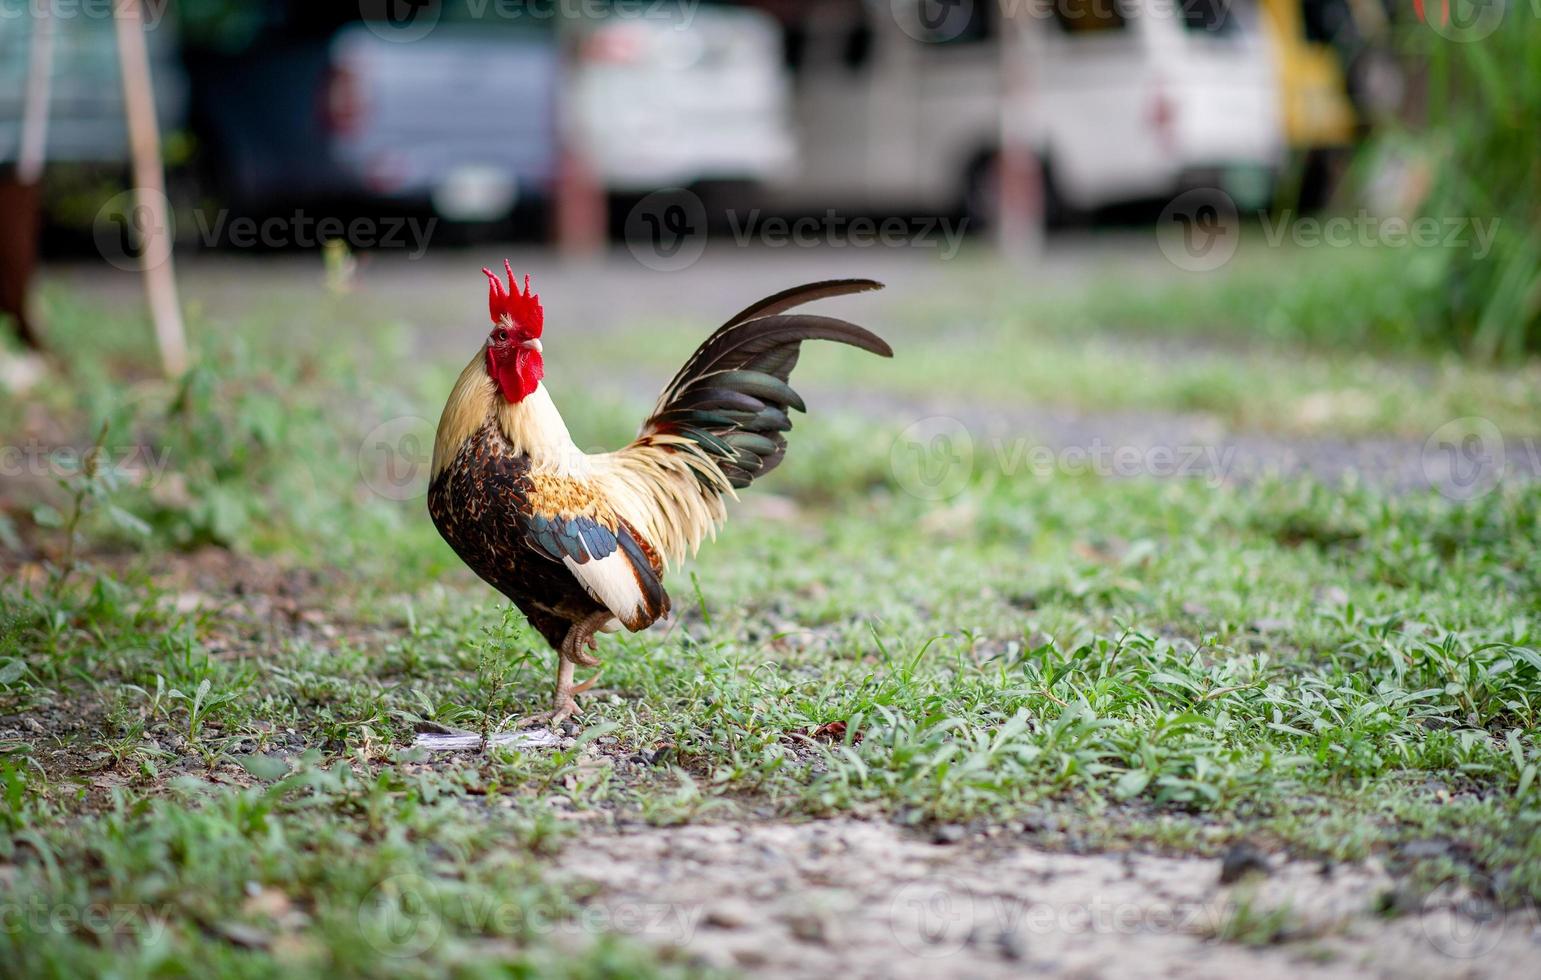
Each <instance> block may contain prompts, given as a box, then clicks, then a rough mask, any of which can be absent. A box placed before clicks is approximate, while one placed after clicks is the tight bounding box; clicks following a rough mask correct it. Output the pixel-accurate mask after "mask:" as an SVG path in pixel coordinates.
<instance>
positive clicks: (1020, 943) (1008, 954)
mask: <svg viewBox="0 0 1541 980" xmlns="http://www.w3.org/2000/svg"><path fill="white" fill-rule="evenodd" d="M996 943H997V945H999V946H1000V950H1001V958H1002V959H1005V960H1010V961H1011V962H1013V963H1019V962H1021V961H1022V960H1025V959H1027V942H1026V941H1025V940H1024V939H1023V938H1022V934H1021V933H1020V932H1017V931H1016V930H1015V929H1007V930H1004V931H1003V932H1002V933H1001V934H1000V936H999V937H997V939H996Z"/></svg>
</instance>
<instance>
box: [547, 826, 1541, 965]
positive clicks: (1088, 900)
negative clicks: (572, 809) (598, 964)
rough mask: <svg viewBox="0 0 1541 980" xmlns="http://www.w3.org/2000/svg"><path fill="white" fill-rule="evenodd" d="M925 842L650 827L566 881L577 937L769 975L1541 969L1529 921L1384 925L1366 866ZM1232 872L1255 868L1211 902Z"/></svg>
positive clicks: (1441, 898)
mask: <svg viewBox="0 0 1541 980" xmlns="http://www.w3.org/2000/svg"><path fill="white" fill-rule="evenodd" d="M936 841H939V842H933V841H932V840H928V839H926V838H923V837H920V836H917V835H913V834H909V833H906V832H904V831H902V830H900V829H898V828H895V827H894V826H892V825H891V824H886V823H864V822H858V821H853V820H834V821H826V822H817V823H808V824H799V825H785V824H774V825H772V824H761V825H754V824H750V825H718V826H695V827H680V828H670V829H646V830H639V831H636V832H631V833H617V834H600V835H596V836H589V837H585V838H583V839H582V840H581V841H574V842H573V843H572V844H571V845H570V846H569V847H568V848H566V850H565V851H564V854H563V856H562V857H561V858H560V859H559V860H558V865H557V866H558V868H559V869H560V873H561V874H564V875H567V876H570V877H571V878H572V879H573V880H575V881H582V882H586V883H592V884H594V885H597V886H598V893H597V894H596V896H595V897H594V899H593V901H592V902H591V903H590V905H589V910H590V912H591V913H592V915H591V917H590V918H588V919H585V920H580V922H579V923H577V924H575V926H574V928H588V927H590V926H594V927H603V928H606V929H612V930H616V931H620V932H624V933H629V934H632V935H633V936H635V937H637V938H639V939H641V940H643V941H645V942H649V943H652V944H656V945H658V946H661V947H675V948H678V949H679V950H680V951H681V952H683V953H684V954H686V955H687V956H688V957H690V958H693V959H699V960H700V961H703V962H705V963H708V964H711V965H714V966H719V967H723V968H729V969H743V970H749V971H751V972H753V973H755V974H756V975H762V976H850V977H920V978H936V977H996V976H1000V977H1006V976H1022V975H1024V974H1028V975H1031V974H1043V975H1054V976H1061V977H1087V978H1090V977H1123V976H1147V977H1216V978H1219V977H1239V976H1251V977H1296V976H1300V977H1305V976H1309V977H1362V976H1375V977H1398V978H1405V977H1470V978H1483V977H1493V978H1499V977H1520V976H1529V975H1534V974H1533V970H1534V968H1535V963H1536V962H1537V960H1536V958H1537V956H1538V955H1541V923H1538V920H1537V917H1536V915H1535V914H1534V912H1533V910H1526V911H1522V912H1519V913H1511V914H1509V915H1507V916H1497V915H1489V914H1487V913H1486V911H1485V910H1484V909H1482V908H1481V906H1480V902H1479V901H1478V900H1476V899H1475V898H1473V897H1472V896H1470V895H1465V894H1460V893H1456V892H1454V891H1451V890H1448V889H1446V890H1436V891H1435V892H1434V893H1433V894H1432V895H1431V896H1429V898H1428V899H1427V900H1424V901H1422V902H1419V903H1417V907H1415V908H1413V909H1411V910H1409V911H1408V914H1405V915H1401V916H1399V917H1397V918H1393V919H1387V918H1385V912H1386V911H1387V910H1388V908H1389V907H1392V906H1394V905H1395V904H1396V902H1397V901H1398V897H1397V891H1396V889H1395V888H1394V886H1393V884H1392V881H1391V878H1390V877H1388V875H1387V873H1386V871H1385V869H1383V868H1382V867H1381V866H1380V865H1379V864H1377V863H1375V862H1373V861H1372V862H1366V863H1362V864H1352V865H1336V866H1332V867H1326V866H1323V865H1321V864H1315V863H1306V862H1292V863H1281V862H1279V861H1278V860H1277V859H1272V858H1268V857H1266V856H1264V855H1260V854H1256V853H1244V854H1232V855H1231V856H1229V857H1228V859H1227V861H1218V860H1212V859H1202V858H1168V857H1155V856H1150V855H1144V854H1133V853H1124V854H1099V855H1086V854H1056V853H1049V852H1045V851H1043V850H1040V849H1036V848H1032V847H1027V846H1022V845H1020V844H1014V843H1013V842H1012V841H1011V840H1010V839H1009V832H1001V833H1000V834H998V835H996V836H994V837H986V838H983V839H970V840H961V841H957V842H953V843H948V842H946V841H947V835H946V834H940V835H938V837H937V838H936ZM1227 864H1229V865H1231V868H1232V870H1235V869H1237V868H1242V867H1248V866H1250V867H1251V868H1252V869H1253V870H1250V871H1247V872H1246V873H1244V874H1242V875H1241V877H1240V878H1239V879H1238V880H1236V881H1234V882H1232V883H1231V884H1226V885H1222V884H1221V883H1220V881H1221V877H1222V869H1223V868H1224V867H1226V865H1227ZM1258 865H1261V866H1262V867H1261V868H1258ZM1220 936H1226V937H1228V938H1229V939H1230V940H1231V941H1225V942H1222V941H1219V938H1218V937H1220Z"/></svg>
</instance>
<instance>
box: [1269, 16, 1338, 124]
mask: <svg viewBox="0 0 1541 980" xmlns="http://www.w3.org/2000/svg"><path fill="white" fill-rule="evenodd" d="M1302 2H1312V0H1261V7H1262V11H1263V23H1264V25H1265V30H1266V31H1267V33H1268V37H1269V41H1270V43H1271V44H1272V45H1273V46H1274V53H1275V55H1276V60H1277V63H1278V65H1279V91H1280V93H1281V94H1282V97H1283V100H1284V106H1283V108H1284V138H1285V141H1286V142H1287V143H1288V145H1289V147H1290V149H1292V150H1315V149H1323V148H1328V147H1340V146H1347V145H1348V144H1349V143H1351V142H1352V141H1353V138H1354V130H1355V124H1356V119H1355V115H1354V107H1353V104H1352V103H1351V102H1350V101H1349V98H1348V90H1347V86H1346V85H1345V84H1344V80H1343V69H1342V67H1341V65H1340V64H1339V61H1338V56H1337V53H1336V52H1335V51H1334V50H1333V49H1332V47H1331V45H1328V44H1326V43H1322V42H1317V41H1311V40H1309V39H1308V38H1307V36H1306V25H1305V18H1304V17H1303V16H1302V13H1301V4H1302Z"/></svg>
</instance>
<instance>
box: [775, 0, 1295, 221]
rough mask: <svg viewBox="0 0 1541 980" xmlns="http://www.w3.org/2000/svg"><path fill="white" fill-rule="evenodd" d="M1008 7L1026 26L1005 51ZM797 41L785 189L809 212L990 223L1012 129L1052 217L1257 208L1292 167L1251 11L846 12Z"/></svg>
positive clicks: (1151, 7) (1050, 4) (1195, 2)
mask: <svg viewBox="0 0 1541 980" xmlns="http://www.w3.org/2000/svg"><path fill="white" fill-rule="evenodd" d="M1003 11H1005V12H1007V13H1008V14H1009V15H1010V16H1011V17H1012V18H1014V19H1015V20H1016V21H1018V22H1020V23H1021V24H1022V25H1024V26H1025V27H1026V28H1027V30H1026V31H1025V32H1023V33H1021V34H1015V33H1014V34H1013V35H1012V36H1011V37H1010V39H1009V40H1003V34H1004V33H1005V32H1003V30H1002V28H1003V26H1004V27H1007V28H1011V29H1013V30H1014V28H1015V26H1016V25H1015V24H1004V25H1003V23H1002V16H1003V14H1002V12H1003ZM787 45H788V48H787V50H788V61H789V64H790V66H791V68H792V71H793V78H794V106H795V118H796V122H797V128H798V137H799V152H800V158H801V159H800V164H799V166H798V167H796V168H795V169H793V170H791V171H789V172H788V174H787V175H786V178H785V179H784V180H783V181H781V182H780V184H779V185H778V191H779V194H780V197H781V198H782V200H783V201H784V202H786V203H787V204H789V205H792V206H796V207H805V206H815V205H829V204H833V203H838V204H843V205H846V206H865V207H872V208H923V209H927V210H938V211H940V210H947V209H952V208H956V207H958V206H960V205H962V206H964V207H966V208H967V210H968V211H969V212H970V213H971V214H972V215H973V216H974V217H975V218H976V219H978V220H987V219H988V216H989V215H990V214H991V213H992V212H993V206H992V200H993V184H994V181H995V166H994V165H995V160H996V157H997V154H998V152H999V149H1000V146H1001V136H1000V134H1001V131H1002V126H1003V120H1004V121H1007V122H1009V123H1010V124H1011V125H1012V126H1013V127H1014V128H1016V129H1017V131H1018V132H1021V133H1023V134H1025V135H1026V140H1027V142H1028V144H1029V145H1031V146H1032V148H1033V150H1034V152H1035V153H1036V154H1037V156H1038V159H1039V160H1040V162H1041V163H1042V165H1043V168H1044V172H1045V177H1046V185H1047V186H1046V191H1047V198H1048V209H1049V211H1050V217H1051V220H1052V219H1053V218H1054V217H1055V215H1056V212H1058V214H1059V215H1061V216H1063V215H1064V214H1065V213H1067V212H1073V211H1080V210H1086V209H1091V208H1096V207H1102V206H1105V205H1110V204H1117V203H1121V202H1127V201H1134V200H1141V199H1148V198H1157V197H1162V196H1166V195H1170V194H1172V193H1174V192H1177V191H1179V190H1181V189H1184V188H1185V187H1188V186H1199V185H1206V186H1221V187H1224V188H1226V189H1227V190H1229V191H1230V192H1231V193H1232V195H1233V196H1234V197H1236V199H1237V201H1238V203H1239V204H1241V205H1242V206H1244V207H1245V206H1250V205H1261V204H1262V203H1264V202H1265V201H1266V200H1267V198H1268V195H1269V193H1270V190H1271V185H1272V183H1273V181H1274V179H1275V178H1276V176H1277V174H1278V173H1279V171H1280V169H1281V168H1282V166H1283V164H1284V160H1285V146H1284V139H1283V132H1282V126H1281V122H1280V118H1279V102H1280V100H1279V93H1278V87H1277V86H1278V82H1277V72H1276V71H1275V67H1274V64H1273V60H1272V59H1273V55H1272V52H1271V49H1270V47H1269V45H1268V44H1267V43H1266V40H1265V38H1264V36H1263V34H1262V32H1261V30H1260V27H1259V19H1258V16H1257V11H1256V9H1255V5H1254V3H1253V0H1013V2H1008V3H1002V2H998V0H951V2H943V0H884V2H866V3H863V2H860V0H851V2H844V0H833V2H830V3H825V4H818V5H815V6H814V8H813V9H811V10H810V11H809V12H808V14H807V15H806V16H805V18H804V19H802V20H801V21H798V22H795V23H793V24H791V25H790V27H789V31H788V38H787ZM1008 51H1009V52H1011V54H1010V60H1008V58H1007V56H1006V52H1008ZM1008 77H1009V78H1010V81H1008V80H1007V79H1008ZM1008 88H1009V89H1010V91H1011V95H1010V96H1007V95H1005V93H1006V92H1007V90H1008Z"/></svg>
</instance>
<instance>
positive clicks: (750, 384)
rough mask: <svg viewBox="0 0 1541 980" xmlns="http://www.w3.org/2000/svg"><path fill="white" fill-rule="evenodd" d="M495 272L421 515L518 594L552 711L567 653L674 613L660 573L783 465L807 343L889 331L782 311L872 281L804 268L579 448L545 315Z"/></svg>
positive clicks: (582, 652)
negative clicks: (626, 423)
mask: <svg viewBox="0 0 1541 980" xmlns="http://www.w3.org/2000/svg"><path fill="white" fill-rule="evenodd" d="M503 266H504V269H505V270H506V271H507V273H508V284H507V286H505V285H504V284H503V282H502V280H501V279H499V278H498V276H497V275H496V274H495V273H493V272H492V271H491V270H488V269H483V270H482V271H483V272H484V273H485V274H486V275H487V277H488V279H489V280H491V282H490V286H489V298H488V303H489V308H490V312H491V316H492V332H491V333H490V334H488V336H487V340H486V343H485V344H483V345H482V347H481V349H480V350H478V351H477V352H476V356H475V357H473V358H472V359H471V363H470V364H468V365H466V368H465V370H464V371H462V372H461V373H460V379H459V380H458V381H456V382H455V387H454V390H453V391H452V392H451V393H450V396H449V401H448V402H447V403H446V404H445V406H444V414H443V416H442V417H441V418H440V419H439V429H438V434H437V437H436V439H435V441H434V448H433V463H432V470H431V476H430V484H429V491H428V512H429V514H430V515H431V516H432V518H433V523H434V526H435V527H437V528H438V530H439V533H440V534H441V535H443V537H444V540H445V541H447V542H448V543H449V545H450V547H451V548H453V549H454V550H455V553H456V554H457V555H459V556H460V558H461V560H463V561H464V562H465V563H466V564H467V565H468V566H470V568H471V570H472V571H474V572H476V574H477V575H479V576H481V578H482V579H483V580H484V581H486V582H487V584H489V585H491V586H492V587H493V588H495V589H497V590H498V591H499V592H501V593H503V595H505V596H507V597H508V598H509V599H510V600H512V601H513V603H514V605H515V606H517V607H518V608H519V611H520V612H522V613H523V614H524V616H525V618H526V619H528V620H529V622H530V625H531V626H533V627H534V628H535V630H536V631H537V632H539V633H540V635H541V636H542V637H544V638H545V639H546V641H547V642H548V643H549V644H550V645H551V646H552V647H553V648H554V649H555V650H556V651H557V678H556V698H555V702H554V704H553V706H552V708H551V710H550V711H547V712H542V713H540V714H537V715H532V716H530V717H528V718H525V719H522V720H521V721H520V722H518V726H520V727H522V726H526V725H532V724H548V723H549V724H556V723H558V722H561V721H564V720H566V719H567V718H569V717H571V716H572V715H574V714H576V713H577V712H578V711H579V708H578V703H577V700H576V698H575V695H577V694H580V693H582V692H583V691H585V690H587V689H588V688H589V687H590V686H592V684H593V683H594V680H595V679H597V677H598V675H597V674H596V675H595V676H594V677H591V678H590V679H589V680H587V681H585V682H584V683H583V684H581V685H577V684H574V682H573V674H574V668H575V667H578V666H583V667H598V666H599V660H598V659H597V658H596V657H594V655H593V654H592V653H591V651H593V650H595V649H596V634H597V633H600V632H614V631H615V630H617V629H619V628H620V627H621V626H624V627H626V629H628V630H631V631H633V632H635V631H637V630H641V629H645V628H647V627H648V626H650V625H651V624H652V623H654V622H656V621H657V620H658V619H660V618H661V617H663V616H666V615H668V613H669V594H668V593H667V592H665V591H664V586H663V577H664V573H665V571H667V570H668V569H669V568H670V567H671V566H673V565H676V564H678V563H679V562H681V561H683V560H684V559H685V558H686V557H688V556H690V555H693V554H695V552H696V549H697V548H698V547H699V546H700V544H701V541H702V540H703V539H704V538H705V537H707V536H708V535H714V534H715V533H716V530H717V528H718V527H720V526H721V525H722V523H723V521H724V519H725V518H726V515H727V512H726V507H725V499H726V498H730V497H735V496H736V494H735V491H738V490H742V489H743V488H745V487H747V486H748V485H749V484H750V483H751V482H752V481H753V480H754V479H755V478H756V477H759V476H763V475H764V474H766V473H769V472H770V471H771V470H773V469H775V468H776V466H777V464H778V463H780V462H781V458H782V455H783V454H784V453H785V452H786V439H785V436H784V435H783V434H784V433H785V432H786V431H787V430H789V429H790V428H791V427H792V422H791V420H790V418H789V416H788V412H789V411H790V410H792V409H796V410H797V411H805V410H806V409H805V406H804V405H803V401H802V399H801V398H799V397H798V395H797V393H796V392H795V391H793V390H792V389H791V388H790V387H789V386H788V384H787V380H788V376H789V375H790V374H791V371H792V368H793V367H794V366H795V365H796V364H797V357H798V353H799V351H800V349H801V344H802V342H803V341H805V340H833V341H837V342H840V343H844V344H849V345H851V346H853V347H859V348H861V349H862V350H866V351H871V352H872V353H874V354H878V355H880V356H883V357H892V356H893V351H892V350H891V349H890V348H889V346H888V344H886V343H884V342H883V340H882V339H881V338H879V337H878V336H876V335H875V334H873V333H871V332H869V331H867V330H864V329H862V328H861V327H858V326H856V325H854V324H851V323H847V322H845V321H843V320H836V319H833V318H830V317H824V316H807V315H788V314H787V313H786V311H787V310H789V309H791V308H793V307H795V306H800V305H802V304H804V303H807V302H810V301H812V300H817V299H823V298H825V297H830V296H841V295H845V294H849V293H858V292H863V291H865V290H869V289H881V288H882V284H881V283H878V282H873V281H872V280H868V279H843V280H835V281H830V282H818V283H811V284H809V285H806V286H798V287H795V288H793V289H788V290H786V291H785V292H781V293H777V294H776V295H774V296H771V297H769V298H767V299H763V300H761V301H760V302H758V303H755V304H753V305H751V306H750V307H749V308H747V309H745V310H744V311H743V312H742V313H739V314H738V315H737V316H735V317H733V318H732V319H730V320H729V321H728V322H727V323H726V324H724V325H723V327H722V328H721V329H719V330H718V331H717V332H716V333H714V334H712V335H711V336H710V337H708V338H707V340H706V342H705V343H703V344H702V345H701V346H700V348H698V349H697V350H696V352H695V353H694V354H692V355H691V357H690V359H689V360H688V361H686V362H685V366H684V367H683V368H681V369H680V371H679V373H678V374H676V375H675V376H674V380H672V381H670V382H669V384H668V386H667V387H665V388H664V390H663V394H662V395H660V396H659V398H658V403H657V405H656V406H655V407H654V408H653V412H652V414H651V415H649V416H648V418H647V420H646V421H644V422H643V423H642V429H641V431H640V433H639V434H638V436H637V438H636V439H635V440H633V441H632V443H631V444H630V445H628V446H626V447H625V448H624V449H620V450H618V451H616V452H612V453H602V454H597V455H589V454H585V453H583V452H582V451H580V450H579V449H578V447H577V446H576V445H574V444H573V440H572V437H571V436H569V435H568V432H567V426H566V424H564V423H563V421H562V416H561V414H560V413H558V412H557V408H556V404H555V403H554V402H553V401H552V400H551V395H550V394H548V393H547V391H546V388H545V386H544V385H543V384H542V383H541V379H542V378H543V377H544V375H545V363H544V352H543V349H542V347H541V334H542V332H543V329H544V325H545V313H544V310H543V309H542V307H541V304H540V297H538V296H537V295H535V293H534V292H532V291H531V288H530V277H529V276H525V277H524V288H523V290H521V289H520V288H519V286H518V285H517V284H516V283H515V282H514V271H513V268H512V267H511V266H510V265H509V264H508V263H507V262H504V264H503Z"/></svg>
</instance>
